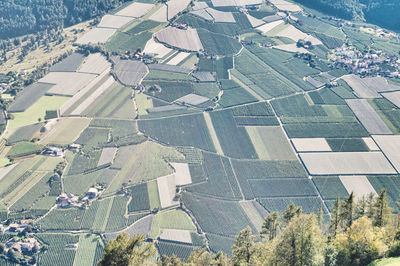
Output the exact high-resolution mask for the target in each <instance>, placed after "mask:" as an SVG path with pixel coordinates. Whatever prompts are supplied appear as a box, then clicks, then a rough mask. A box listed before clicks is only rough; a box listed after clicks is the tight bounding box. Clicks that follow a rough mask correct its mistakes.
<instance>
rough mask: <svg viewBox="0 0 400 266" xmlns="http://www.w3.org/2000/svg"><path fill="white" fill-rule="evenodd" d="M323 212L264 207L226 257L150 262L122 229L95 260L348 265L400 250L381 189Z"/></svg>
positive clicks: (147, 251)
mask: <svg viewBox="0 0 400 266" xmlns="http://www.w3.org/2000/svg"><path fill="white" fill-rule="evenodd" d="M398 205H400V203H398ZM324 217H326V215H325V214H324V212H323V208H322V206H321V208H320V209H319V211H318V212H317V213H311V214H304V213H303V211H302V208H301V207H299V206H296V205H294V204H293V203H291V204H290V205H288V206H287V208H286V210H285V211H284V212H283V213H279V212H271V213H269V215H268V216H267V217H266V218H265V220H264V223H263V226H262V230H261V232H260V233H259V234H253V233H252V231H251V229H250V227H248V228H245V229H244V230H242V231H241V232H240V233H239V235H238V236H237V238H236V241H235V244H234V245H233V246H232V256H231V257H228V256H227V255H226V254H224V253H223V252H221V251H220V252H218V253H217V254H213V253H211V252H209V251H207V250H206V249H201V250H196V251H194V252H192V254H191V255H190V256H189V258H188V259H187V260H186V261H182V260H181V259H179V258H177V257H176V256H174V255H173V256H171V257H168V256H165V255H164V256H162V258H160V259H159V261H157V262H155V259H154V258H155V254H156V249H155V247H154V244H153V242H145V241H144V239H145V238H144V236H142V235H137V236H134V237H133V238H129V235H128V234H127V233H124V234H121V235H119V236H118V237H117V238H116V239H115V240H111V241H110V242H108V243H107V245H106V246H105V249H104V255H103V258H102V259H101V260H100V261H99V265H100V266H106V265H107V266H109V265H119V266H128V265H129V266H130V265H161V266H184V265H185V266H186V265H204V266H205V265H221V266H223V265H293V266H296V265H325V266H335V265H341V266H347V265H348V266H350V265H368V264H369V263H370V262H372V261H373V260H376V259H378V258H383V257H397V256H400V214H394V213H393V209H392V208H390V207H389V204H388V199H387V192H386V190H382V191H381V193H380V194H379V195H378V196H377V197H375V196H374V195H372V194H371V195H370V196H368V197H363V198H361V199H360V200H358V201H357V202H356V200H355V197H354V194H353V193H351V194H350V195H349V196H348V197H345V198H344V199H343V200H340V199H339V198H337V199H336V201H335V203H334V205H333V207H332V212H331V216H330V218H329V219H324ZM324 220H327V221H326V222H325V221H324Z"/></svg>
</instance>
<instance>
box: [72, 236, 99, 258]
mask: <svg viewBox="0 0 400 266" xmlns="http://www.w3.org/2000/svg"><path fill="white" fill-rule="evenodd" d="M99 241H101V240H100V238H99V237H98V236H97V235H92V234H82V235H80V236H79V243H78V250H77V251H76V255H75V261H74V264H75V265H91V264H95V263H97V261H96V260H95V259H96V258H95V255H96V248H97V246H98V245H99Z"/></svg>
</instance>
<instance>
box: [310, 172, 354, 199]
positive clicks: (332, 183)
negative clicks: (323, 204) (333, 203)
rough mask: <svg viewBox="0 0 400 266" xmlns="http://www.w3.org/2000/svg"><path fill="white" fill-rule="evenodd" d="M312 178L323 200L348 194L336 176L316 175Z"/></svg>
mask: <svg viewBox="0 0 400 266" xmlns="http://www.w3.org/2000/svg"><path fill="white" fill-rule="evenodd" d="M312 180H313V182H314V184H315V186H316V187H317V189H318V191H319V193H321V196H322V197H323V198H324V200H334V199H336V198H337V197H338V196H339V197H340V198H343V197H345V196H347V195H348V193H347V190H346V188H345V187H344V186H343V183H342V181H340V179H339V177H337V176H320V177H318V176H317V177H313V179H312Z"/></svg>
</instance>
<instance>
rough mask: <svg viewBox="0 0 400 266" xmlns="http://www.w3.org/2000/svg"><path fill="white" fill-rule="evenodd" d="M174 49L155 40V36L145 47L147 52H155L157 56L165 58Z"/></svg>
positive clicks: (144, 50)
mask: <svg viewBox="0 0 400 266" xmlns="http://www.w3.org/2000/svg"><path fill="white" fill-rule="evenodd" d="M171 51H172V49H170V48H167V47H165V46H164V45H163V44H161V43H158V42H155V41H154V39H153V38H151V39H150V40H149V41H148V42H147V43H146V46H145V47H144V49H143V52H144V53H145V54H153V55H155V57H156V58H163V57H165V56H166V55H167V54H168V53H170V52H171Z"/></svg>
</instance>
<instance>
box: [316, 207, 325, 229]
mask: <svg viewBox="0 0 400 266" xmlns="http://www.w3.org/2000/svg"><path fill="white" fill-rule="evenodd" d="M323 220H324V212H323V210H322V205H321V206H319V210H318V213H317V222H318V225H319V227H322V223H323Z"/></svg>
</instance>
